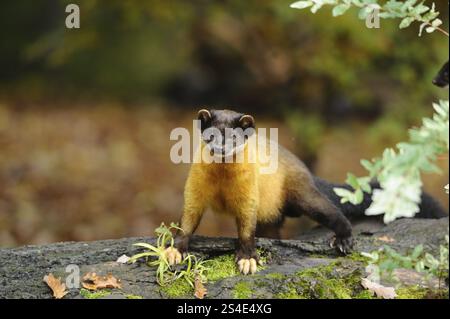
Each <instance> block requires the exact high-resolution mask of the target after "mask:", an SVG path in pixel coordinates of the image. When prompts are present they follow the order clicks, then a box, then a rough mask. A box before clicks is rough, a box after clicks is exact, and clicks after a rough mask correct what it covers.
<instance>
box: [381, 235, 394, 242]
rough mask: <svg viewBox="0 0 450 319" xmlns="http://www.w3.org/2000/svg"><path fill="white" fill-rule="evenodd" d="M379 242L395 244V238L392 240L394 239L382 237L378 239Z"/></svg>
mask: <svg viewBox="0 0 450 319" xmlns="http://www.w3.org/2000/svg"><path fill="white" fill-rule="evenodd" d="M377 239H378V240H379V241H384V242H385V243H392V242H394V241H395V239H394V238H392V237H389V236H386V235H385V236H381V237H378V238H377Z"/></svg>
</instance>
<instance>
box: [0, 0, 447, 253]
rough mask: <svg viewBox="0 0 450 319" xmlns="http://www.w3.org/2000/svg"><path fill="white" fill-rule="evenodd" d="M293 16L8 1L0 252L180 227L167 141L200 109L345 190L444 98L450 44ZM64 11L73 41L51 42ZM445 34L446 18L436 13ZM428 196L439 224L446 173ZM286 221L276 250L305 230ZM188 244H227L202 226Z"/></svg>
mask: <svg viewBox="0 0 450 319" xmlns="http://www.w3.org/2000/svg"><path fill="white" fill-rule="evenodd" d="M292 1H293V0H246V1H241V0H221V1H220V0H216V1H211V0H192V1H186V0H170V1H151V0H150V1H136V0H128V1H122V0H103V1H96V0H78V1H58V0H35V1H32V2H30V1H28V0H16V1H13V0H7V1H2V4H1V7H0V247H11V246H17V245H23V244H41V243H49V242H55V241H66V240H95V239H106V238H118V237H124V236H135V235H139V236H142V235H152V234H153V229H154V228H155V227H156V226H157V225H159V223H161V222H162V221H165V222H166V223H168V222H170V221H176V220H178V219H179V217H180V215H181V212H182V204H183V186H184V181H185V179H186V176H187V171H188V169H189V166H188V165H175V164H173V163H172V162H171V161H170V159H169V150H170V147H171V145H173V142H171V141H170V140H169V133H170V131H171V130H172V129H173V128H175V127H178V126H184V127H187V128H190V127H191V126H192V122H191V120H192V119H193V118H194V117H195V115H196V112H197V110H198V109H199V108H203V107H214V108H223V107H228V108H232V109H236V110H239V111H241V112H249V113H251V114H252V115H254V117H255V118H256V120H257V124H259V125H260V126H266V127H278V128H279V130H280V131H279V135H280V142H281V143H282V144H284V145H285V146H286V147H287V148H289V149H290V150H291V151H293V152H295V153H296V154H297V155H298V156H300V157H301V158H302V159H303V160H304V161H305V162H306V163H307V165H308V166H309V167H310V168H311V169H312V170H313V172H314V173H315V174H317V175H319V176H322V177H324V178H327V179H329V180H331V181H341V182H342V181H344V180H345V176H346V173H347V172H349V171H352V172H355V173H357V174H363V173H364V170H363V169H362V168H361V167H360V165H359V160H360V159H361V158H372V157H374V156H377V155H379V154H380V153H381V152H382V150H383V149H384V148H385V147H387V146H392V145H394V144H395V143H397V142H399V141H402V140H404V139H406V138H407V128H408V127H411V126H414V125H419V124H420V122H421V118H422V117H423V116H430V115H431V114H432V107H431V103H432V102H433V101H436V100H437V99H438V98H445V99H448V90H443V89H439V88H436V87H434V86H433V85H432V84H431V79H432V78H433V77H434V75H435V73H436V72H437V71H438V70H439V68H440V67H441V65H442V64H443V63H444V62H445V61H447V59H448V55H449V52H448V50H449V49H448V38H447V37H445V36H443V35H442V34H440V33H433V34H425V35H423V36H422V37H421V38H419V37H418V36H417V33H418V32H417V31H418V25H415V26H414V27H410V28H409V29H407V30H399V29H398V21H385V20H383V21H382V22H381V29H367V28H366V27H365V24H364V21H360V20H358V19H357V12H352V11H350V12H349V13H347V14H346V15H345V16H341V17H338V18H332V16H331V12H330V10H329V9H326V8H324V9H322V10H320V12H319V13H317V14H315V15H313V14H311V13H310V12H308V11H299V10H294V9H290V8H289V4H290V3H291V2H292ZM71 2H74V3H77V4H78V5H79V6H80V9H81V28H80V29H72V30H68V29H66V28H65V23H64V22H65V17H66V13H65V6H66V5H67V4H69V3H71ZM437 7H438V9H439V10H440V11H441V18H442V20H444V28H445V29H447V30H448V2H447V1H437ZM439 165H440V166H441V167H442V169H443V174H442V175H426V176H424V180H425V186H426V189H427V190H428V191H429V192H431V193H432V194H433V195H435V196H436V197H437V198H438V199H439V200H440V201H441V202H442V203H443V205H444V206H446V207H447V208H448V195H446V194H445V193H444V191H443V185H445V184H447V183H448V157H446V156H444V157H442V158H441V159H440V160H439ZM310 226H311V223H310V222H309V221H307V220H303V219H300V220H293V221H289V223H288V224H287V225H286V228H285V231H284V234H283V236H284V237H289V236H292V235H293V234H296V233H298V232H300V231H302V230H304V229H306V228H308V227H310ZM199 233H200V234H205V235H214V236H217V235H234V234H235V229H234V225H233V221H231V220H228V219H227V218H223V217H221V216H214V215H213V214H206V216H205V218H204V221H203V222H202V224H201V226H200V229H199Z"/></svg>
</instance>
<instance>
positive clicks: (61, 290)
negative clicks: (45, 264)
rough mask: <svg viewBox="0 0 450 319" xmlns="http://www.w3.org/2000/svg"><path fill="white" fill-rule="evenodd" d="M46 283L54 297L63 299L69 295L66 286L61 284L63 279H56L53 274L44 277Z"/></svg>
mask: <svg viewBox="0 0 450 319" xmlns="http://www.w3.org/2000/svg"><path fill="white" fill-rule="evenodd" d="M44 282H45V283H46V284H47V285H48V286H49V287H50V289H51V290H52V291H53V297H55V298H56V299H61V298H62V297H64V296H65V295H67V293H68V291H67V290H66V285H65V284H63V283H62V282H61V278H55V277H54V276H53V274H52V273H50V274H48V275H45V276H44Z"/></svg>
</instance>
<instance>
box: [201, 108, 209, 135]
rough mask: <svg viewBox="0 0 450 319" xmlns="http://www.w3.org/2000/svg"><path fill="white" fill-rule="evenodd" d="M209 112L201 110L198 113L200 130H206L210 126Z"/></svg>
mask: <svg viewBox="0 0 450 319" xmlns="http://www.w3.org/2000/svg"><path fill="white" fill-rule="evenodd" d="M211 118H212V116H211V112H210V111H208V110H207V109H201V110H200V111H198V119H199V120H200V123H201V125H200V128H201V130H202V132H203V130H205V129H207V128H208V127H209V126H210V125H211Z"/></svg>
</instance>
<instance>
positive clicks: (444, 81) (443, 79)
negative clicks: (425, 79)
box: [433, 61, 448, 88]
mask: <svg viewBox="0 0 450 319" xmlns="http://www.w3.org/2000/svg"><path fill="white" fill-rule="evenodd" d="M433 84H434V85H437V86H439V87H441V88H444V87H446V86H447V85H448V61H447V63H445V64H444V66H443V67H442V68H441V70H440V71H439V72H438V74H437V75H436V77H435V78H434V79H433Z"/></svg>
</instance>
